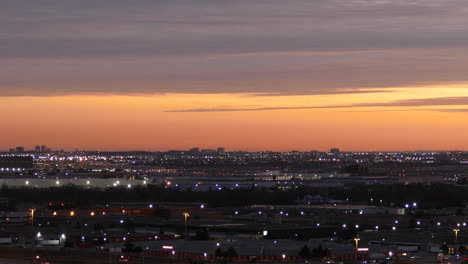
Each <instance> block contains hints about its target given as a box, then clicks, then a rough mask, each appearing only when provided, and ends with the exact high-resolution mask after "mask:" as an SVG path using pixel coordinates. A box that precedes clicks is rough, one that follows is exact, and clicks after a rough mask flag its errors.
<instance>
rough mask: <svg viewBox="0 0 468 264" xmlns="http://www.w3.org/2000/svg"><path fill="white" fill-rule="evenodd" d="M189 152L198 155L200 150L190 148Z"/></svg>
mask: <svg viewBox="0 0 468 264" xmlns="http://www.w3.org/2000/svg"><path fill="white" fill-rule="evenodd" d="M189 152H192V153H198V152H200V149H199V148H191V149H190V150H189Z"/></svg>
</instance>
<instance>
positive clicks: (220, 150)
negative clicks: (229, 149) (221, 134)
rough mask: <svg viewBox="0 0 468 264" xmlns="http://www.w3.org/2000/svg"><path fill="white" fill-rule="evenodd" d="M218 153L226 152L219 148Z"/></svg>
mask: <svg viewBox="0 0 468 264" xmlns="http://www.w3.org/2000/svg"><path fill="white" fill-rule="evenodd" d="M218 152H219V153H224V152H226V150H225V149H224V148H222V147H219V148H218Z"/></svg>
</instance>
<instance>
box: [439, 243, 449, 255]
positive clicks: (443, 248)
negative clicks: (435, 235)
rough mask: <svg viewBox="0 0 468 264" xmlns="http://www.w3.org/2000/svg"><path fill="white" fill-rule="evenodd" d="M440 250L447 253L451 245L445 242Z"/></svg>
mask: <svg viewBox="0 0 468 264" xmlns="http://www.w3.org/2000/svg"><path fill="white" fill-rule="evenodd" d="M440 251H441V252H443V253H444V254H447V253H448V251H449V247H448V246H447V244H443V245H442V246H441V247H440Z"/></svg>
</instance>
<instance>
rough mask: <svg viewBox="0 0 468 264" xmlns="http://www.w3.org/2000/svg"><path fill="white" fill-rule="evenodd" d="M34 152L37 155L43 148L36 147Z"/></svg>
mask: <svg viewBox="0 0 468 264" xmlns="http://www.w3.org/2000/svg"><path fill="white" fill-rule="evenodd" d="M34 151H35V152H36V153H39V152H41V146H39V145H37V146H36V147H34Z"/></svg>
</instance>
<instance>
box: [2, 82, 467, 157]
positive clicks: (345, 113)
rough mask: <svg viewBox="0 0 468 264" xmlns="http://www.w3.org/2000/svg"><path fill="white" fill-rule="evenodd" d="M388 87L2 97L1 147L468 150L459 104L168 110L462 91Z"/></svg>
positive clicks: (346, 102)
mask: <svg viewBox="0 0 468 264" xmlns="http://www.w3.org/2000/svg"><path fill="white" fill-rule="evenodd" d="M389 91H391V92H388V93H363V94H337V95H315V96H268V97H267V96H252V95H248V94H203V95H197V94H163V95H148V96H142V95H136V96H128V95H73V96H72V95H70V96H57V97H0V118H1V120H2V122H3V130H2V141H1V143H0V149H2V150H7V149H8V148H13V147H15V146H24V147H26V149H32V148H33V147H34V146H35V145H42V144H44V145H47V146H49V147H51V148H53V149H65V150H73V149H75V148H78V149H81V150H148V151H158V150H161V151H164V150H169V149H179V150H184V149H189V148H191V147H200V148H216V147H221V146H222V147H225V148H226V149H227V150H228V151H236V150H248V151H262V150H275V151H288V150H300V151H310V150H327V149H329V148H331V147H339V148H342V149H343V150H347V151H372V150H389V151H393V150H422V149H425V150H428V149H431V150H463V149H464V150H466V149H468V142H467V141H466V138H465V135H466V131H468V113H463V112H441V111H435V110H434V109H436V108H437V109H460V108H463V107H464V106H437V107H434V106H432V107H429V106H414V107H408V106H405V107H396V106H393V107H388V106H386V107H348V108H317V109H278V110H266V111H206V112H196V111H195V112H167V111H173V110H188V109H252V108H265V107H266V108H269V107H274V108H294V107H310V106H337V105H351V104H359V103H369V102H372V103H375V102H379V103H380V102H382V103H385V102H391V101H397V100H405V99H421V98H434V97H450V96H468V91H467V89H461V86H447V87H436V86H434V87H418V88H414V87H408V88H398V89H389Z"/></svg>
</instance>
